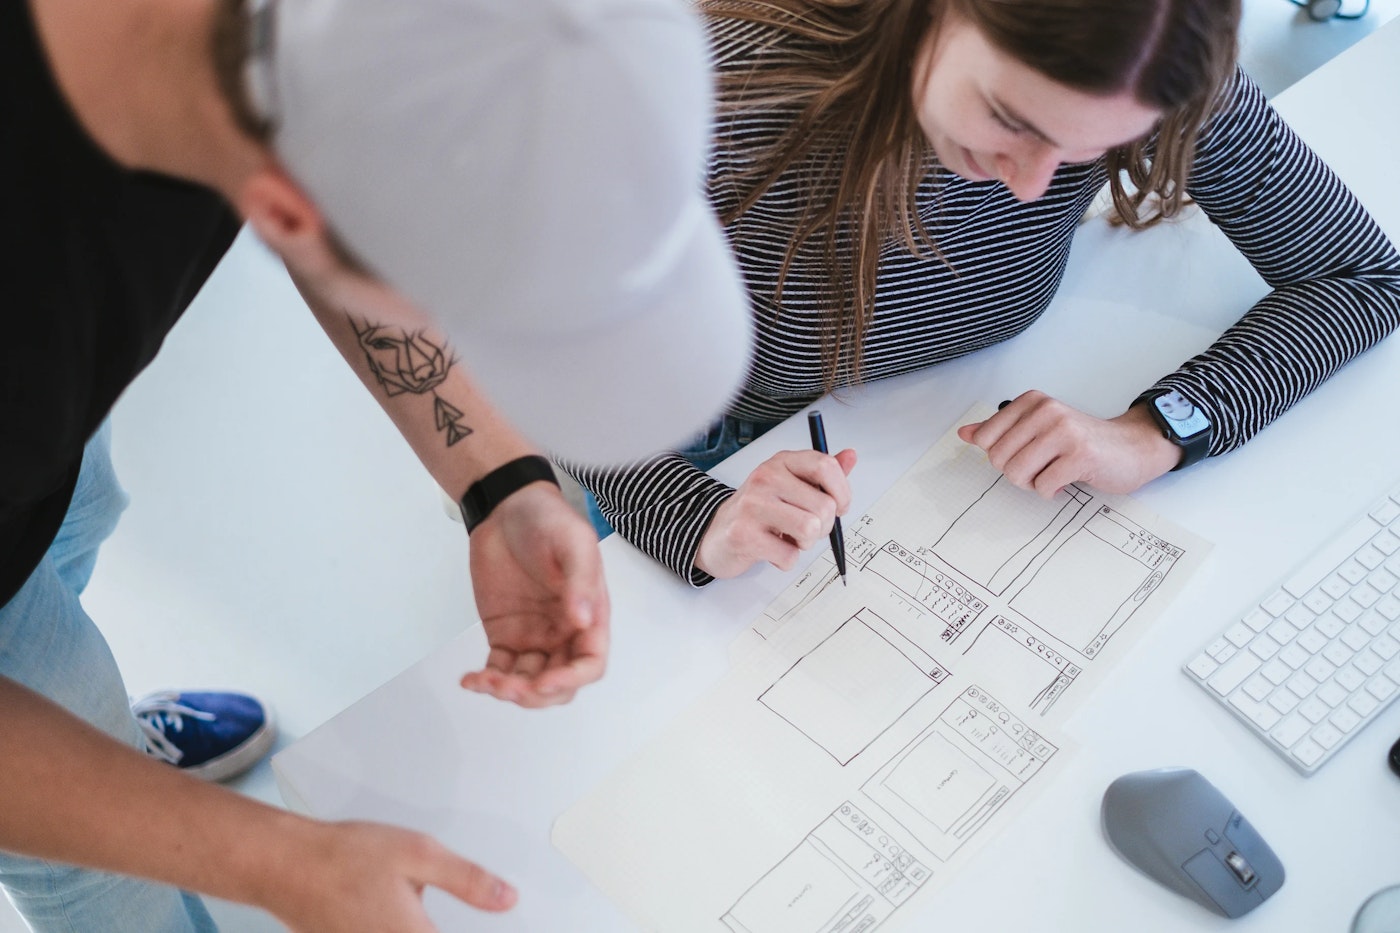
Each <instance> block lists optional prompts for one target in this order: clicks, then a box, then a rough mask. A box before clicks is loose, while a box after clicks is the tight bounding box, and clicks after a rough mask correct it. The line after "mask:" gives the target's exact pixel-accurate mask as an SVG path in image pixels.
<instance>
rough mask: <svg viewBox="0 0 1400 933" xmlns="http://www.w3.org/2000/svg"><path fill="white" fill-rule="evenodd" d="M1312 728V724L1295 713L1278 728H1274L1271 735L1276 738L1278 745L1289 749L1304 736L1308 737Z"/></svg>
mask: <svg viewBox="0 0 1400 933" xmlns="http://www.w3.org/2000/svg"><path fill="white" fill-rule="evenodd" d="M1311 728H1312V723H1310V722H1308V721H1307V720H1306V719H1304V718H1303V717H1302V716H1300V715H1298V714H1297V713H1294V714H1293V715H1292V716H1289V717H1288V718H1287V719H1285V720H1283V721H1282V722H1280V723H1279V724H1278V725H1277V726H1274V729H1273V731H1272V732H1270V733H1269V734H1270V735H1271V736H1273V737H1274V740H1275V741H1277V742H1278V744H1280V745H1282V746H1283V747H1284V748H1289V747H1290V746H1292V745H1293V744H1294V743H1296V742H1297V741H1298V740H1299V739H1301V738H1302V737H1303V736H1305V735H1307V734H1308V730H1309V729H1311Z"/></svg>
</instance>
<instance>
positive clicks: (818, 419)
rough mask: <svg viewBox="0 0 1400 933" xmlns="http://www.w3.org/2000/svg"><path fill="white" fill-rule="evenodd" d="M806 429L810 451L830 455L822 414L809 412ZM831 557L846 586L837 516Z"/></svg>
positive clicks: (833, 526)
mask: <svg viewBox="0 0 1400 933" xmlns="http://www.w3.org/2000/svg"><path fill="white" fill-rule="evenodd" d="M807 427H808V429H809V430H811V432H812V449H813V450H817V451H820V452H822V453H824V454H828V453H831V451H829V450H827V449H826V428H825V427H824V426H823V425H822V413H821V412H819V411H814V412H809V413H808V415H807ZM830 538H831V556H833V557H835V558H836V572H837V573H839V574H840V575H841V585H842V586H845V585H846V540H845V538H844V537H843V536H842V535H841V518H840V517H839V516H838V517H837V518H836V520H835V521H834V522H832V524H831V535H830Z"/></svg>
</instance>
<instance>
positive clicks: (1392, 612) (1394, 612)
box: [1376, 595, 1400, 622]
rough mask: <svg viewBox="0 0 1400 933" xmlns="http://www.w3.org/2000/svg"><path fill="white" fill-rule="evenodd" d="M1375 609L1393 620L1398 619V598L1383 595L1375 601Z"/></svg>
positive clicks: (1399, 617) (1399, 616)
mask: <svg viewBox="0 0 1400 933" xmlns="http://www.w3.org/2000/svg"><path fill="white" fill-rule="evenodd" d="M1376 611H1377V612H1379V613H1380V614H1381V615H1383V616H1385V617H1386V618H1387V619H1389V620H1390V621H1391V622H1394V621H1395V620H1396V619H1400V599H1396V598H1395V597H1394V596H1391V595H1386V596H1383V597H1381V599H1380V601H1379V602H1377V603H1376Z"/></svg>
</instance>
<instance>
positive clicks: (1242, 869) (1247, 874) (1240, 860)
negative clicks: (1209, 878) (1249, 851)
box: [1225, 852, 1258, 887]
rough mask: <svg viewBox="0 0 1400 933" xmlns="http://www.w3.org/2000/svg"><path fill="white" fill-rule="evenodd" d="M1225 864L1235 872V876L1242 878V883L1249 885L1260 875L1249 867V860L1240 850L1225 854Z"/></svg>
mask: <svg viewBox="0 0 1400 933" xmlns="http://www.w3.org/2000/svg"><path fill="white" fill-rule="evenodd" d="M1225 864H1226V865H1228V866H1229V867H1230V871H1232V872H1234V873H1235V877H1236V878H1238V879H1240V884H1242V885H1244V886H1245V887H1249V886H1250V885H1251V884H1253V883H1254V880H1255V878H1257V877H1258V876H1257V875H1255V874H1254V869H1253V868H1250V867H1249V862H1247V861H1245V857H1244V856H1243V855H1240V854H1239V853H1238V852H1231V853H1230V854H1229V855H1227V856H1225Z"/></svg>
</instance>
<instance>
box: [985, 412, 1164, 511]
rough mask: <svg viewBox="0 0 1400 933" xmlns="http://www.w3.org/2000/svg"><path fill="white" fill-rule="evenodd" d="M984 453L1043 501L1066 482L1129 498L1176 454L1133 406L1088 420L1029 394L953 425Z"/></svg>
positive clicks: (1150, 419)
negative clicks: (979, 418)
mask: <svg viewBox="0 0 1400 933" xmlns="http://www.w3.org/2000/svg"><path fill="white" fill-rule="evenodd" d="M958 437H960V438H962V439H963V440H964V441H966V442H967V443H969V444H975V445H976V446H978V447H981V448H982V449H983V450H985V451H986V452H987V459H988V460H990V461H991V463H992V466H994V467H996V468H997V469H998V470H1000V471H1001V472H1002V473H1003V474H1004V475H1005V476H1006V478H1007V479H1009V480H1010V481H1011V482H1012V483H1013V484H1014V485H1016V486H1019V487H1021V488H1022V489H1029V490H1032V491H1034V492H1036V493H1039V494H1040V495H1041V496H1043V497H1045V498H1047V499H1048V498H1050V497H1051V496H1053V495H1055V493H1057V492H1059V491H1060V490H1061V489H1063V488H1064V487H1065V486H1067V485H1069V484H1070V483H1076V482H1085V483H1088V484H1089V485H1090V486H1093V487H1094V488H1095V489H1098V490H1100V491H1102V492H1110V493H1129V492H1133V491H1134V490H1136V489H1138V488H1139V487H1140V486H1142V485H1144V484H1145V483H1147V482H1149V481H1150V480H1154V479H1156V478H1157V477H1159V476H1161V475H1162V474H1164V473H1167V472H1169V471H1170V470H1171V469H1172V467H1174V466H1176V464H1177V463H1178V462H1179V460H1180V458H1181V450H1180V448H1178V447H1177V446H1176V445H1175V444H1173V443H1171V442H1170V441H1168V440H1167V439H1166V438H1165V437H1163V436H1162V432H1161V431H1159V430H1158V429H1157V426H1156V424H1154V423H1153V421H1152V417H1151V415H1149V414H1148V413H1147V410H1146V409H1145V408H1144V407H1143V406H1141V405H1135V406H1133V407H1132V408H1129V409H1128V410H1127V411H1126V412H1124V413H1123V414H1121V415H1119V416H1118V417H1116V418H1109V419H1103V418H1095V417H1094V416H1093V415H1087V414H1085V413H1084V412H1082V411H1079V410H1077V409H1075V408H1071V407H1070V406H1069V405H1066V404H1065V403H1064V402H1061V401H1059V400H1057V399H1053V398H1051V397H1050V396H1048V395H1046V394H1045V393H1044V392H1036V391H1030V392H1026V393H1023V394H1022V395H1020V396H1018V397H1017V398H1016V400H1015V401H1013V402H1011V403H1009V404H1004V405H1003V406H1002V408H1001V410H1000V411H998V412H997V413H996V414H995V415H992V417H990V418H988V419H987V420H986V421H979V422H976V423H974V424H965V425H963V426H962V427H960V428H958Z"/></svg>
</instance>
